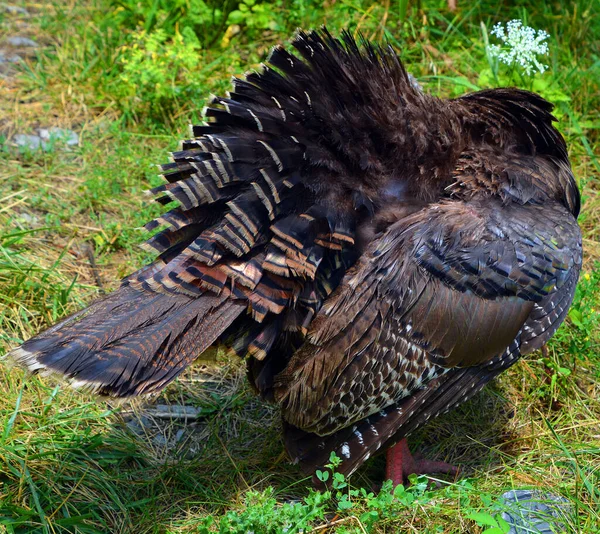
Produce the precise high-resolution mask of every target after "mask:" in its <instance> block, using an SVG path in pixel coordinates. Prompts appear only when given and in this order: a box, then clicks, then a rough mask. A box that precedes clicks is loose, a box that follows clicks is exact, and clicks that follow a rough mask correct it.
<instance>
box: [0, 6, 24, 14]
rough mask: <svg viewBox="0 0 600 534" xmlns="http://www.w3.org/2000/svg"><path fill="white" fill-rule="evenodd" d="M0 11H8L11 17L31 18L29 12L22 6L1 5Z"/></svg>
mask: <svg viewBox="0 0 600 534" xmlns="http://www.w3.org/2000/svg"><path fill="white" fill-rule="evenodd" d="M0 11H6V13H10V14H11V15H25V16H29V11H27V10H26V9H25V8H24V7H21V6H11V5H10V4H0Z"/></svg>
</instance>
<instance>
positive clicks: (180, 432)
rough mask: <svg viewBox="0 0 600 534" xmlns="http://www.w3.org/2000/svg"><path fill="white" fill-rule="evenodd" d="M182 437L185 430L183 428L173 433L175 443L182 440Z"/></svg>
mask: <svg viewBox="0 0 600 534" xmlns="http://www.w3.org/2000/svg"><path fill="white" fill-rule="evenodd" d="M184 435H185V430H184V429H183V428H180V429H179V430H178V431H177V432H175V443H178V442H180V441H181V440H182V439H183V436H184Z"/></svg>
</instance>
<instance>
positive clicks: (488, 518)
mask: <svg viewBox="0 0 600 534" xmlns="http://www.w3.org/2000/svg"><path fill="white" fill-rule="evenodd" d="M467 517H468V518H469V519H472V520H473V521H475V522H476V523H477V524H478V525H480V526H483V525H485V526H490V527H498V521H496V519H495V518H494V516H493V515H491V514H489V513H487V512H472V513H470V514H469V515H467ZM498 528H499V527H498Z"/></svg>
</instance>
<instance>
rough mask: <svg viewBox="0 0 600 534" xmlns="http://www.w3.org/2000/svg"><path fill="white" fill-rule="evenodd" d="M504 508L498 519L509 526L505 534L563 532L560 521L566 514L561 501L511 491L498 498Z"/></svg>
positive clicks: (565, 505) (531, 492) (547, 495)
mask: <svg viewBox="0 0 600 534" xmlns="http://www.w3.org/2000/svg"><path fill="white" fill-rule="evenodd" d="M502 500H503V501H504V503H505V504H506V509H505V511H503V512H502V519H504V520H505V521H506V522H507V523H508V524H509V525H510V530H509V531H508V534H553V533H555V532H565V530H564V528H565V525H564V523H563V522H561V520H560V519H561V517H563V516H564V515H565V514H567V513H568V512H569V509H570V507H571V506H570V504H569V501H567V499H565V498H564V497H559V496H557V495H552V494H550V493H541V492H539V491H534V490H511V491H507V492H506V493H504V494H503V495H502Z"/></svg>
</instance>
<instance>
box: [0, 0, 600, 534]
mask: <svg viewBox="0 0 600 534" xmlns="http://www.w3.org/2000/svg"><path fill="white" fill-rule="evenodd" d="M123 5H126V6H127V5H132V3H131V2H123ZM140 5H143V3H141V4H140ZM153 5H154V6H161V5H162V4H161V3H160V2H154V3H153ZM182 5H183V3H182ZM186 5H190V4H186ZM247 5H250V4H247ZM22 6H23V7H25V8H27V9H28V10H29V11H30V16H29V17H25V16H24V15H20V14H14V13H1V12H0V28H1V29H2V32H0V34H6V35H12V34H21V35H26V36H29V37H32V38H34V39H36V40H37V41H38V43H39V44H40V47H39V48H37V49H35V50H32V51H29V52H28V54H27V57H26V60H25V62H24V63H23V64H21V65H20V66H19V67H18V69H17V70H16V71H15V72H12V73H11V74H10V75H9V76H7V77H5V78H0V117H2V118H0V141H1V140H10V139H11V138H12V136H13V135H14V134H15V133H32V132H33V131H34V130H35V128H38V127H50V126H60V127H67V128H72V129H74V130H76V131H77V132H79V134H80V138H81V141H80V144H79V146H77V147H72V148H69V149H67V148H66V147H64V146H62V145H60V143H57V144H55V146H53V147H51V149H50V150H48V151H47V152H42V151H33V152H31V151H30V152H27V151H23V150H17V149H16V148H14V147H12V146H10V143H6V144H1V145H0V146H2V148H0V160H1V165H0V200H1V202H0V229H1V230H0V353H2V352H4V351H7V350H8V349H9V348H11V347H14V346H16V345H18V344H19V343H20V342H21V341H22V340H24V339H26V338H28V337H30V336H31V335H33V334H34V333H35V332H37V331H39V330H40V329H41V328H43V327H44V326H47V325H49V324H51V323H52V322H53V321H55V320H57V319H58V318H60V317H62V316H64V315H66V314H68V313H71V312H73V311H75V310H77V309H79V308H80V307H81V306H82V305H84V304H85V303H86V302H89V301H90V300H91V299H93V298H94V297H95V296H97V295H98V294H99V293H100V292H101V291H109V290H111V289H113V288H114V287H116V285H117V283H118V280H119V279H120V278H121V277H122V276H124V275H126V274H127V273H128V272H130V271H132V270H133V269H135V268H136V267H137V266H139V264H140V263H141V262H143V261H146V260H147V259H148V257H147V256H146V254H145V253H143V252H142V251H141V250H140V249H138V248H137V246H136V245H137V244H138V243H140V242H141V241H142V240H143V239H144V234H143V233H142V232H140V231H139V230H136V228H138V227H140V226H141V225H142V224H143V223H144V222H145V221H146V220H148V219H150V218H151V217H152V216H153V215H154V214H156V213H157V211H158V208H157V207H156V206H154V205H149V204H148V202H147V200H146V197H144V196H143V195H142V194H141V192H142V191H143V190H145V189H147V188H148V187H150V186H152V185H157V183H158V179H157V177H156V176H155V174H154V173H155V164H156V163H160V162H163V161H166V158H167V151H168V150H170V149H174V148H175V147H176V146H177V141H178V139H179V138H182V137H184V136H185V135H186V133H185V132H186V124H187V123H188V122H189V121H190V120H197V119H198V114H199V110H200V109H201V108H202V105H203V101H202V97H201V95H204V96H207V95H208V94H209V93H210V92H223V91H224V90H225V89H226V88H227V86H228V80H229V77H230V76H231V75H232V74H241V73H243V72H244V71H245V70H247V69H248V68H255V67H257V66H258V65H259V63H260V61H262V60H264V57H265V55H266V53H267V52H268V50H269V47H270V46H271V45H273V44H275V43H277V42H285V41H287V40H289V37H290V36H291V34H292V32H293V29H294V26H295V25H301V26H304V27H309V26H312V27H315V26H318V25H320V24H321V23H323V22H326V23H327V24H328V26H329V27H330V28H331V29H332V30H333V31H337V30H338V29H339V28H341V27H343V26H344V25H347V24H349V25H350V26H351V27H352V28H354V29H357V30H360V31H362V32H363V33H364V34H365V35H366V36H367V37H369V38H374V39H379V38H381V37H386V38H387V39H388V40H389V41H390V42H391V43H392V44H393V45H394V46H396V47H397V48H398V49H399V50H400V52H401V55H402V57H403V59H404V60H405V62H406V64H407V65H408V67H409V70H410V71H411V72H412V73H413V74H415V76H417V77H418V78H419V80H420V81H421V83H423V84H424V85H425V87H426V90H428V91H430V92H434V93H436V94H441V95H445V96H452V95H457V94H461V93H463V92H465V91H467V90H472V89H473V88H476V87H480V86H484V85H486V84H487V81H486V69H487V68H488V64H487V61H486V57H485V51H484V46H483V37H482V29H481V25H482V24H483V25H484V26H485V27H487V28H488V30H489V29H490V28H491V27H492V25H493V24H494V23H495V22H497V21H507V20H510V19H511V18H522V19H523V20H526V21H527V22H528V23H529V24H531V25H533V26H534V27H538V28H544V29H546V30H547V31H548V32H549V33H550V34H551V35H552V39H551V43H550V48H551V56H550V58H549V61H548V63H549V65H550V69H549V72H548V73H547V74H545V75H544V76H543V77H542V78H541V79H540V80H541V81H538V82H536V83H538V86H537V87H536V89H537V90H540V91H541V92H542V93H543V94H545V95H546V96H547V97H548V98H550V99H551V100H554V101H556V102H558V103H559V107H558V109H557V114H558V115H559V116H560V119H561V120H560V123H559V128H560V129H561V130H562V132H563V133H564V135H565V137H566V138H567V142H568V146H569V154H570V157H571V161H572V164H573V168H574V172H575V175H576V176H577V179H578V182H579V184H580V186H581V188H582V192H583V201H584V202H583V212H582V215H581V218H580V223H581V226H582V229H583V233H584V247H585V264H584V273H583V276H582V279H581V283H580V286H579V289H578V293H577V297H576V301H575V303H574V305H573V309H572V311H571V313H570V315H569V319H568V320H567V321H566V323H565V325H563V327H562V328H561V329H560V331H559V332H558V333H557V335H556V336H555V338H554V339H553V340H552V342H551V343H550V345H549V351H548V354H547V356H543V355H541V354H539V353H536V354H533V355H531V356H529V357H528V358H526V359H525V360H524V361H522V362H521V363H520V364H519V365H517V366H515V367H514V368H512V369H511V370H509V371H508V372H507V373H506V374H505V375H503V376H502V377H501V378H500V379H499V380H498V381H497V383H495V384H494V385H492V386H491V387H489V388H487V389H486V390H485V391H484V392H482V393H481V394H480V395H478V396H477V398H476V399H474V400H473V401H471V402H470V403H468V404H466V405H465V406H463V407H462V408H460V409H459V410H457V411H455V412H453V413H451V414H448V415H447V416H445V417H443V418H440V419H438V420H436V421H434V422H432V423H431V424H430V425H429V426H428V427H427V428H426V429H424V430H423V431H422V432H420V433H418V434H417V435H415V436H413V437H412V438H411V444H412V446H413V447H414V448H417V449H419V450H420V451H422V452H423V453H424V454H425V455H428V456H429V457H432V458H438V459H445V460H447V461H451V462H457V463H459V464H461V465H462V466H463V467H464V469H465V475H466V477H467V478H466V479H463V480H462V481H459V482H454V483H449V484H448V483H447V484H445V485H444V487H443V488H442V489H440V490H434V491H431V490H429V489H427V488H426V487H425V486H423V484H421V483H420V482H417V483H416V484H415V485H414V486H413V487H412V488H411V489H410V490H407V491H406V492H404V493H402V492H400V490H398V492H397V493H396V494H395V498H392V493H391V491H390V489H389V488H386V489H385V491H382V492H381V493H380V494H379V496H376V495H373V494H370V491H371V490H370V489H371V488H372V487H373V486H374V485H377V484H379V483H380V482H381V480H382V478H383V463H382V461H381V459H375V460H373V461H370V462H368V463H367V465H365V466H364V467H363V468H362V469H361V470H360V471H359V472H358V473H357V474H356V475H355V476H354V477H353V478H352V479H351V481H350V482H351V485H352V487H351V488H349V487H347V486H345V485H344V484H345V481H339V480H338V482H337V484H338V485H337V488H334V490H333V493H315V492H314V491H312V490H311V489H310V482H309V481H308V480H306V479H303V478H302V476H301V475H300V473H299V470H298V469H297V467H296V466H293V465H290V464H289V462H288V461H287V459H286V458H285V456H284V454H283V446H282V443H281V440H280V438H279V421H278V416H277V413H276V411H275V410H274V408H273V407H272V406H269V405H266V404H264V403H262V402H260V401H259V400H257V399H256V398H255V397H254V396H253V395H252V394H251V392H250V391H249V389H248V388H247V386H246V385H245V379H244V370H243V366H242V364H241V363H240V362H236V361H222V360H219V361H218V362H203V363H199V364H198V365H197V366H195V367H194V368H193V369H191V370H190V371H188V372H187V373H186V374H185V375H184V376H183V377H182V379H181V380H179V381H177V382H176V383H175V384H173V385H172V386H170V387H169V388H168V389H167V390H166V391H165V392H164V393H163V395H162V397H161V399H160V401H161V402H163V403H172V404H178V403H179V404H187V405H193V406H196V407H198V408H199V409H200V410H201V414H202V417H201V418H199V419H198V420H196V421H194V422H193V423H189V422H188V423H187V424H186V423H185V422H183V421H172V422H170V423H165V422H164V421H149V422H148V421H146V422H147V423H148V424H147V428H146V430H145V431H144V432H140V433H135V432H132V431H131V429H130V427H131V423H130V425H129V426H127V425H126V424H125V422H126V421H129V420H131V413H134V414H137V415H136V417H144V413H145V412H144V406H143V405H142V404H141V403H139V402H137V403H134V404H132V405H129V404H119V405H114V406H113V405H111V404H109V403H107V402H106V401H97V400H96V399H94V398H92V397H91V396H88V395H84V394H81V393H78V392H74V391H71V390H69V389H67V388H64V389H63V388H61V387H56V385H55V384H54V383H53V382H52V381H50V380H45V379H42V378H37V377H34V378H26V377H25V375H24V373H23V372H22V371H21V370H19V369H11V368H9V367H8V366H7V365H5V364H2V366H0V381H1V383H2V384H3V395H2V397H1V398H0V419H1V420H2V421H3V425H2V428H1V429H0V473H1V474H0V532H10V533H12V532H14V533H26V532H27V533H29V532H43V533H58V532H77V533H104V532H111V533H127V532H136V533H183V532H207V531H220V532H247V531H250V530H254V531H255V532H257V533H258V532H281V531H282V529H283V528H284V527H285V526H286V525H287V526H288V527H290V525H292V527H290V530H288V531H289V532H294V531H297V530H294V528H295V527H293V525H296V526H298V525H305V528H306V531H307V532H308V531H312V532H319V533H321V532H346V533H347V532H359V533H364V532H382V533H383V532H428V533H429V532H431V533H434V532H435V533H438V532H439V533H451V532H468V533H470V532H475V533H477V532H480V531H483V530H485V529H486V528H494V527H491V526H489V527H485V526H484V525H485V522H486V521H488V522H489V521H491V520H494V519H493V518H494V517H495V516H496V514H497V510H498V508H497V504H496V503H497V498H498V496H499V495H500V494H502V493H503V492H504V491H507V490H509V489H511V488H536V489H539V490H541V491H547V492H552V493H554V494H559V495H561V496H563V497H565V498H566V499H567V500H568V501H569V503H570V508H569V509H568V510H567V512H566V516H565V518H564V522H565V524H566V529H567V530H568V531H569V532H580V533H593V532H600V512H599V510H600V491H599V490H598V488H599V487H600V351H599V347H600V333H599V332H600V329H599V328H598V327H599V320H600V319H599V315H598V311H600V289H599V288H600V269H598V267H597V265H598V262H599V261H600V246H599V243H600V236H599V235H598V232H599V230H598V228H600V197H599V191H600V183H599V176H600V156H599V155H598V154H599V152H600V151H599V147H600V135H599V133H600V113H599V111H598V110H600V86H599V80H600V50H599V49H598V43H600V12H599V9H600V8H599V6H598V3H597V2H594V1H593V0H576V1H572V2H569V3H564V4H556V3H554V2H550V1H544V2H535V3H534V2H530V3H527V2H520V3H518V5H516V6H515V5H512V4H508V5H507V4H503V3H499V2H490V1H487V0H481V1H477V2H470V3H467V2H461V1H460V0H459V2H458V10H457V11H456V12H455V13H452V12H450V11H448V9H447V6H446V3H445V2H443V1H436V2H434V1H429V0H423V1H422V2H419V3H417V2H414V3H413V2H409V3H406V2H399V3H393V2H389V1H383V2H381V3H372V2H369V1H366V0H364V1H359V0H352V1H350V0H348V1H338V2H316V1H309V0H290V1H286V2H284V1H279V2H274V3H272V4H269V6H270V7H269V6H267V8H266V9H262V10H256V9H255V10H253V8H252V6H250V7H249V10H246V11H243V12H241V13H242V14H241V15H236V16H238V19H239V17H241V19H239V20H240V21H241V22H240V23H239V24H238V27H237V28H234V27H230V28H229V29H226V28H223V30H222V32H223V33H222V35H221V36H220V37H218V38H217V39H216V40H214V43H213V44H212V46H211V48H209V49H205V48H203V47H199V48H198V47H197V48H195V49H194V50H195V54H196V56H197V59H196V60H195V61H196V63H195V64H192V63H189V64H188V63H186V62H187V61H189V57H188V55H189V53H190V50H189V49H187V48H185V47H183V46H182V47H181V48H180V49H177V50H178V51H177V54H178V56H177V57H175V58H174V59H173V60H172V63H171V64H170V65H169V75H171V74H172V69H179V70H177V72H179V73H181V74H182V75H183V74H186V75H187V74H189V75H193V76H194V78H193V80H194V85H193V88H192V89H193V93H185V94H176V93H175V92H172V93H167V96H166V97H165V96H164V95H163V96H160V95H159V94H158V93H157V92H155V91H154V90H153V89H152V86H151V85H148V84H146V85H144V86H143V87H144V92H143V93H140V94H136V93H135V91H134V92H132V91H131V90H130V89H131V88H130V87H129V88H128V86H127V85H126V82H124V81H123V79H122V78H121V75H122V73H123V63H122V60H123V59H126V60H127V59H128V58H131V57H132V56H130V55H128V54H130V52H131V51H130V48H129V47H131V46H132V45H131V43H132V42H133V41H132V39H133V37H132V34H133V32H134V31H136V30H139V29H140V28H139V27H136V24H142V25H143V24H146V22H144V21H145V20H146V19H143V21H142V22H139V20H138V19H139V17H138V19H135V17H134V19H135V20H134V22H132V21H131V19H127V18H126V17H125V18H123V17H121V18H119V17H120V15H119V13H121V11H120V10H119V8H118V6H117V4H116V3H111V2H109V1H108V0H85V1H81V2H75V1H72V2H67V3H65V2H59V1H58V0H55V1H52V2H48V3H46V4H44V5H43V6H42V5H41V4H36V3H33V2H32V3H28V2H24V3H23V4H22ZM157 9H158V8H157ZM182 9H183V8H182ZM142 14H144V13H142ZM152 16H153V17H154V19H153V22H152V24H155V25H156V24H158V25H159V26H160V25H161V24H162V27H163V28H165V31H175V30H174V29H173V28H174V27H175V26H173V28H171V29H170V30H169V28H170V27H169V26H168V24H170V22H169V20H171V19H169V18H168V17H166V16H165V15H164V13H163V14H161V11H160V9H158V10H157V11H156V13H155V14H154V15H152ZM186 16H189V17H192V15H189V14H187V15H186ZM193 16H195V17H201V15H197V14H196V15H193ZM185 20H187V19H185ZM185 20H184V19H182V20H180V21H179V23H178V24H179V26H178V27H179V28H182V27H184V26H185V24H184V23H185ZM190 20H191V19H190ZM194 20H196V19H194ZM198 20H200V19H198ZM203 20H204V19H202V20H200V22H202V21H203ZM200 22H198V23H200ZM203 23H205V22H203ZM238 30H239V31H238ZM225 37H227V38H226V39H225ZM222 45H224V46H222ZM1 46H2V42H0V47H1ZM186 54H187V55H186ZM196 56H194V57H196ZM139 61H140V62H141V63H140V68H141V67H144V66H145V65H146V63H144V62H145V61H146V59H144V58H143V57H142V58H141V59H140V60H139ZM190 65H191V66H190ZM186 69H187V70H186ZM135 72H138V71H134V75H136V74H135ZM155 74H156V75H157V76H167V74H165V73H164V72H162V71H160V72H157V73H155ZM140 76H141V74H140ZM134 82H135V83H136V84H138V85H139V86H140V87H141V86H142V85H143V84H145V83H146V80H142V79H141V78H140V79H135V80H134ZM152 83H156V82H155V81H153V82H152ZM134 85H135V84H134ZM190 94H191V95H192V96H193V98H191V97H190ZM161 99H162V100H161ZM151 104H152V105H151ZM94 265H96V268H94ZM182 429H183V430H184V433H183V436H184V437H183V439H181V440H179V441H176V440H175V439H174V437H175V436H176V435H177V433H178V431H179V430H182ZM157 436H158V437H157ZM161 436H166V440H165V438H161ZM158 438H160V439H158ZM357 488H366V490H365V491H363V492H362V493H361V492H360V491H359V490H358V489H357ZM478 511H479V512H481V514H483V515H481V514H480V515H476V512H478ZM490 518H492V519H490ZM211 522H212V526H210V524H211ZM498 528H500V532H501V531H502V529H501V526H500V527H498ZM219 529H220V530H219ZM488 532H490V534H491V532H492V531H489V530H488Z"/></svg>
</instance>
